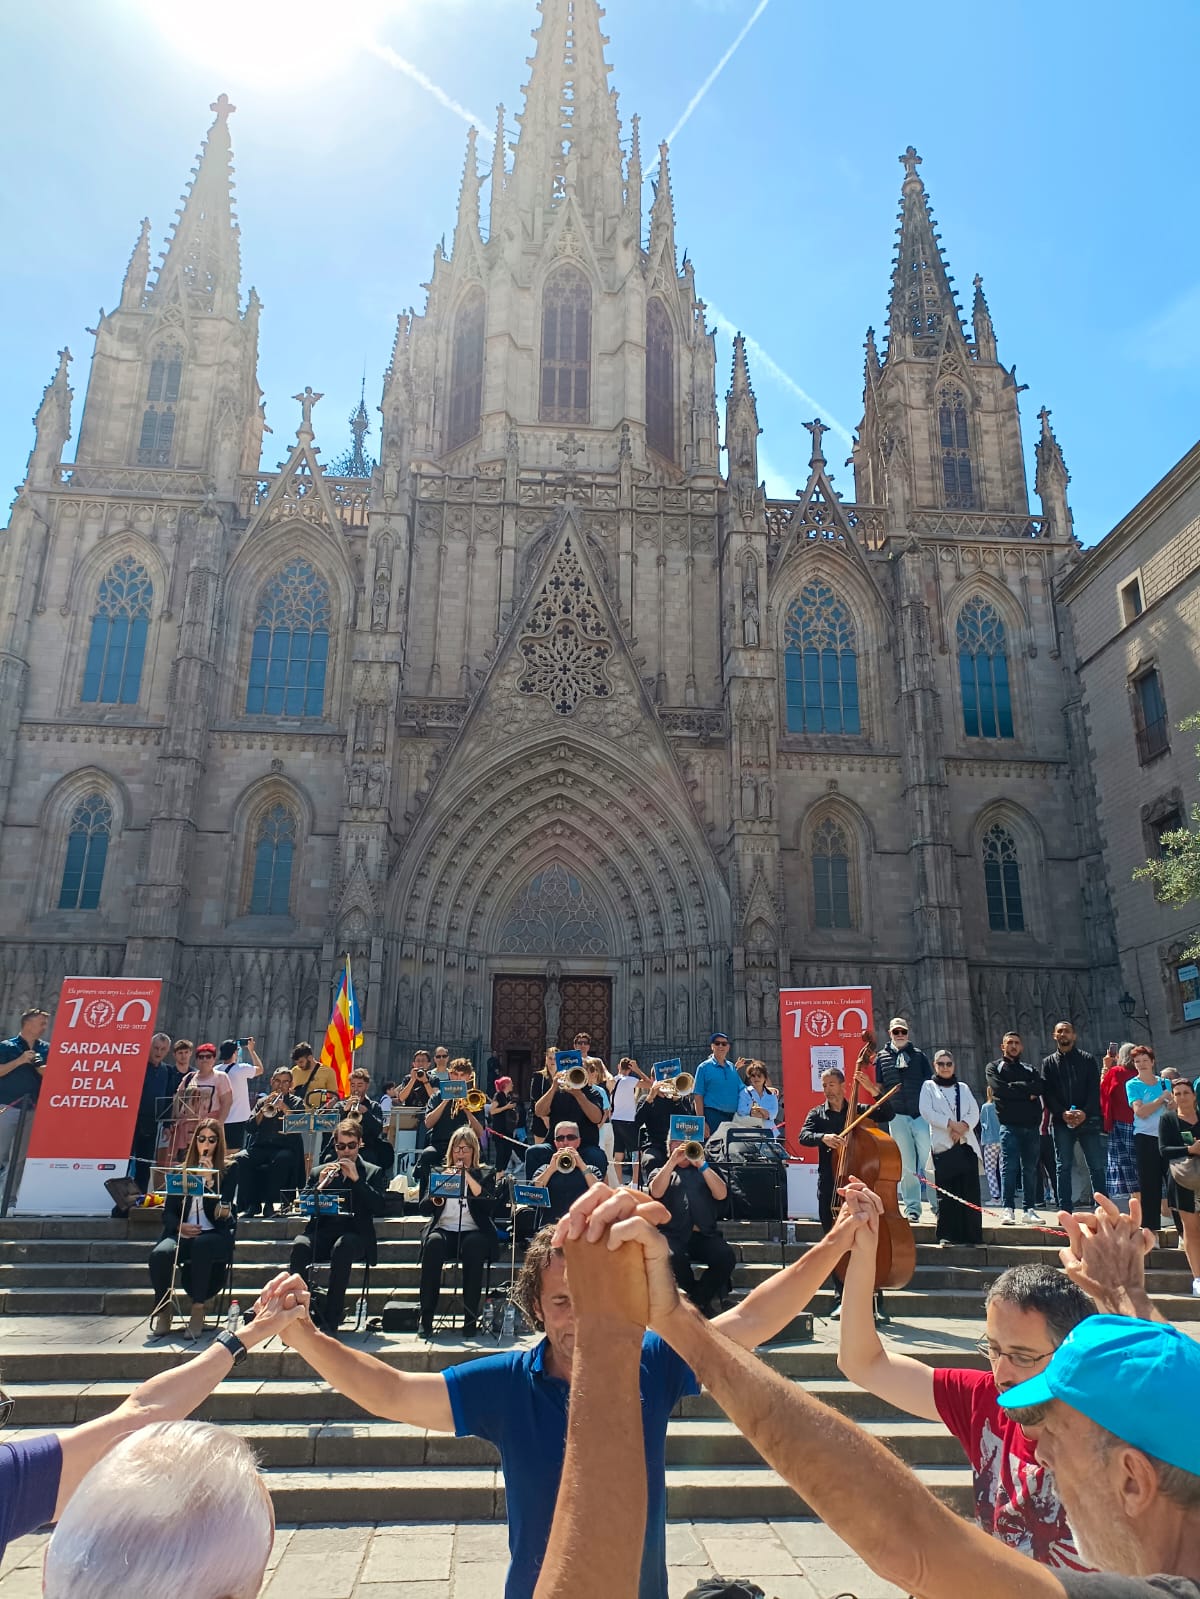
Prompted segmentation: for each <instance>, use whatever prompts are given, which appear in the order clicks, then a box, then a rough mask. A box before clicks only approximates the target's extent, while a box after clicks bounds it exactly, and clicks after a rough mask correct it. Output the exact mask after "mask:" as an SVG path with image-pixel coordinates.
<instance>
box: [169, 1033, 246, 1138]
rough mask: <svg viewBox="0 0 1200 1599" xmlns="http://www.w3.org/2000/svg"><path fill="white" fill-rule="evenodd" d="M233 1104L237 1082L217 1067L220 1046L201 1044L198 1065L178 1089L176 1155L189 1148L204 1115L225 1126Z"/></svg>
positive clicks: (199, 1045) (175, 1136)
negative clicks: (233, 1082)
mask: <svg viewBox="0 0 1200 1599" xmlns="http://www.w3.org/2000/svg"><path fill="white" fill-rule="evenodd" d="M232 1104H233V1084H232V1083H231V1082H230V1081H229V1078H228V1077H226V1075H225V1073H224V1072H219V1071H218V1070H217V1046H216V1045H215V1044H198V1045H197V1046H196V1069H195V1071H193V1072H189V1073H188V1075H187V1076H186V1077H185V1078H184V1080H183V1082H182V1083H180V1085H179V1087H178V1089H177V1090H176V1092H175V1103H174V1106H173V1107H172V1114H173V1117H174V1121H175V1131H174V1134H173V1136H172V1139H171V1154H172V1157H173V1158H174V1159H175V1160H178V1159H179V1157H180V1156H181V1155H182V1153H183V1151H184V1150H185V1149H187V1148H188V1146H189V1144H190V1143H191V1141H192V1138H193V1137H194V1135H195V1132H196V1129H197V1127H198V1126H199V1125H200V1120H201V1118H202V1117H209V1118H211V1119H212V1120H213V1121H216V1122H220V1123H221V1125H222V1126H224V1124H225V1118H226V1117H227V1116H228V1115H229V1110H230V1107H231V1106H232ZM222 1137H224V1134H222Z"/></svg>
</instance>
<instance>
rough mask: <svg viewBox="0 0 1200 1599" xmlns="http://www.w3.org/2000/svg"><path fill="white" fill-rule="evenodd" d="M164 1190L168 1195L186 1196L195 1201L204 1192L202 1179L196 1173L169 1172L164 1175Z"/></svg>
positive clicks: (181, 1170)
mask: <svg viewBox="0 0 1200 1599" xmlns="http://www.w3.org/2000/svg"><path fill="white" fill-rule="evenodd" d="M163 1186H164V1188H165V1189H166V1191H167V1193H168V1194H179V1195H186V1196H187V1198H188V1199H195V1198H197V1196H198V1195H200V1194H202V1193H203V1192H204V1178H203V1177H202V1176H201V1174H200V1173H199V1172H198V1171H184V1170H183V1169H182V1168H181V1169H180V1170H178V1171H169V1172H167V1173H166V1174H165V1181H164V1183H163Z"/></svg>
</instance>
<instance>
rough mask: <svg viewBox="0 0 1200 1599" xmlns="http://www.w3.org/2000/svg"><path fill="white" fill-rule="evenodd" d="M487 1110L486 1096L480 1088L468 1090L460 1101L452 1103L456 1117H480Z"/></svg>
mask: <svg viewBox="0 0 1200 1599" xmlns="http://www.w3.org/2000/svg"><path fill="white" fill-rule="evenodd" d="M486 1109H487V1095H486V1094H485V1093H484V1091H483V1089H482V1088H472V1089H470V1090H468V1092H467V1093H466V1094H464V1096H463V1097H462V1099H456V1100H455V1101H454V1114H455V1115H456V1116H482V1115H483V1113H484V1111H485V1110H486Z"/></svg>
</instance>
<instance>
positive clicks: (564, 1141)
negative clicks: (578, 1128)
mask: <svg viewBox="0 0 1200 1599" xmlns="http://www.w3.org/2000/svg"><path fill="white" fill-rule="evenodd" d="M554 1142H555V1143H556V1144H577V1143H578V1142H579V1139H578V1138H574V1137H572V1136H571V1134H570V1133H566V1134H564V1135H563V1137H562V1138H556V1139H555V1140H554Z"/></svg>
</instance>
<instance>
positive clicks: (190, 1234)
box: [150, 1116, 236, 1338]
mask: <svg viewBox="0 0 1200 1599" xmlns="http://www.w3.org/2000/svg"><path fill="white" fill-rule="evenodd" d="M183 1165H184V1169H185V1170H186V1171H189V1172H192V1171H200V1172H201V1173H202V1174H203V1176H202V1181H203V1183H204V1192H203V1194H196V1195H191V1196H187V1195H184V1194H168V1195H167V1197H166V1201H165V1203H164V1205H163V1232H162V1237H161V1238H160V1239H159V1241H158V1243H157V1244H155V1246H154V1248H153V1249H152V1250H151V1251H150V1281H151V1283H152V1284H153V1285H154V1314H153V1317H152V1318H151V1322H150V1330H151V1332H152V1333H153V1334H154V1336H155V1337H156V1338H162V1337H164V1336H165V1335H166V1334H167V1333H169V1332H170V1330H171V1302H170V1299H171V1277H172V1273H173V1272H174V1274H175V1278H176V1281H177V1282H180V1283H182V1285H183V1288H184V1291H185V1292H186V1293H187V1294H188V1295H189V1297H190V1298H191V1301H192V1313H191V1316H190V1318H189V1320H188V1336H189V1338H199V1336H200V1334H201V1333H202V1332H203V1331H204V1321H205V1317H206V1316H207V1314H208V1301H209V1300H210V1299H211V1298H212V1297H213V1296H214V1295H215V1294H216V1293H217V1292H218V1291H219V1289H220V1288H221V1285H222V1283H223V1282H224V1279H225V1272H226V1271H227V1269H228V1267H229V1263H230V1262H231V1261H232V1259H233V1209H232V1198H231V1196H232V1193H233V1189H234V1185H235V1182H236V1169H235V1168H234V1167H232V1166H229V1167H227V1166H226V1160H225V1132H224V1129H223V1128H222V1126H221V1124H220V1122H219V1121H217V1120H216V1118H215V1117H213V1116H206V1117H205V1118H204V1119H203V1120H202V1121H201V1122H200V1123H198V1125H197V1127H196V1131H195V1132H194V1133H193V1134H192V1140H191V1142H190V1143H189V1145H188V1147H187V1152H186V1154H185V1155H184V1158H183ZM177 1261H178V1264H176V1262H177Z"/></svg>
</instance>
